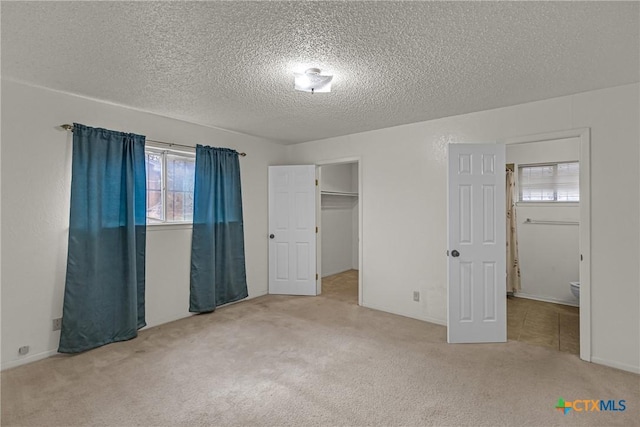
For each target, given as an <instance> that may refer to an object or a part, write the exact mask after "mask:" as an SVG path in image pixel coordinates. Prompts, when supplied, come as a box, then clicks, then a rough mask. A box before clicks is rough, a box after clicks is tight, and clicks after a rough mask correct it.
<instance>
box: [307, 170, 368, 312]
mask: <svg viewBox="0 0 640 427" xmlns="http://www.w3.org/2000/svg"><path fill="white" fill-rule="evenodd" d="M317 176H318V186H319V191H318V198H319V200H318V203H317V206H318V212H317V219H318V238H317V251H316V253H317V271H318V276H319V278H318V282H317V286H318V289H317V290H318V292H317V293H318V295H323V296H325V297H328V298H331V299H335V300H338V301H342V302H347V303H351V304H358V305H361V304H362V275H361V271H362V269H361V263H362V262H361V256H362V246H361V243H360V242H361V241H362V239H361V230H362V203H361V184H360V183H361V180H360V162H359V160H357V159H343V160H335V161H330V162H326V163H322V164H318V165H317Z"/></svg>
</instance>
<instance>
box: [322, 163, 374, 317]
mask: <svg viewBox="0 0 640 427" xmlns="http://www.w3.org/2000/svg"><path fill="white" fill-rule="evenodd" d="M342 163H357V165H358V305H360V306H362V305H363V302H362V301H363V297H362V295H363V293H364V286H363V285H364V283H363V281H362V272H363V271H364V267H363V263H364V257H363V250H362V248H363V239H362V231H363V226H362V216H363V212H364V209H363V206H364V203H362V195H363V192H362V158H361V157H342V158H339V159H329V160H320V161H317V162H316V171H318V172H317V173H316V177H317V178H318V182H320V173H319V171H320V166H326V165H334V164H342ZM317 194H318V204H317V207H316V208H317V210H316V220H317V222H318V226H319V227H320V232H319V234H318V238H317V239H316V240H317V242H319V243H318V244H317V245H316V246H317V248H318V249H317V251H316V259H317V261H316V266H317V268H318V272H319V273H320V274H318V277H319V280H320V282H319V283H318V286H317V288H318V289H320V290H321V289H322V277H320V276H322V274H321V273H322V269H321V267H322V247H321V246H322V245H321V240H322V239H321V233H322V226H321V225H322V224H320V217H321V215H320V209H321V200H320V186H319V185H318V188H317ZM318 293H319V292H318Z"/></svg>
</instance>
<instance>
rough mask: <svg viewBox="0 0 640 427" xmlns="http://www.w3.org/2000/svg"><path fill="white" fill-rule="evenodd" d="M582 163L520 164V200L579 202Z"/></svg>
mask: <svg viewBox="0 0 640 427" xmlns="http://www.w3.org/2000/svg"><path fill="white" fill-rule="evenodd" d="M579 176H580V164H579V163H578V162H565V163H547V164H537V165H521V166H518V183H519V189H520V196H519V201H520V202H525V203H526V202H579V201H580V181H579Z"/></svg>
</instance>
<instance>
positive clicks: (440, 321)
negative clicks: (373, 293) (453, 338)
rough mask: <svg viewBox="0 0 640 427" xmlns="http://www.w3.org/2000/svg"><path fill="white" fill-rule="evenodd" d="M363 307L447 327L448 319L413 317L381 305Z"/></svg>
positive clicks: (364, 305)
mask: <svg viewBox="0 0 640 427" xmlns="http://www.w3.org/2000/svg"><path fill="white" fill-rule="evenodd" d="M360 305H361V306H362V307H364V308H368V309H371V310H378V311H384V312H386V313H391V314H395V315H396V316H402V317H406V318H409V319H416V320H422V321H423V322H429V323H435V324H436V325H440V326H444V327H446V326H447V320H446V319H436V318H435V317H429V316H422V315H417V316H411V315H409V314H407V313H400V312H399V311H396V310H393V309H390V308H388V307H382V306H379V305H374V304H360Z"/></svg>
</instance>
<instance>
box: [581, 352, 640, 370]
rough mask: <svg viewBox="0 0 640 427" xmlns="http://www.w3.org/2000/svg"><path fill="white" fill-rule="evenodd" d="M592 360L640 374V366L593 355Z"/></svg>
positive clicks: (599, 363)
mask: <svg viewBox="0 0 640 427" xmlns="http://www.w3.org/2000/svg"><path fill="white" fill-rule="evenodd" d="M591 361H592V362H593V363H597V364H598V365H604V366H609V367H611V368H616V369H622V370H623V371H628V372H633V373H634V374H640V366H633V365H627V364H626V363H620V362H612V361H611V360H607V359H601V358H599V357H595V356H592V357H591Z"/></svg>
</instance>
